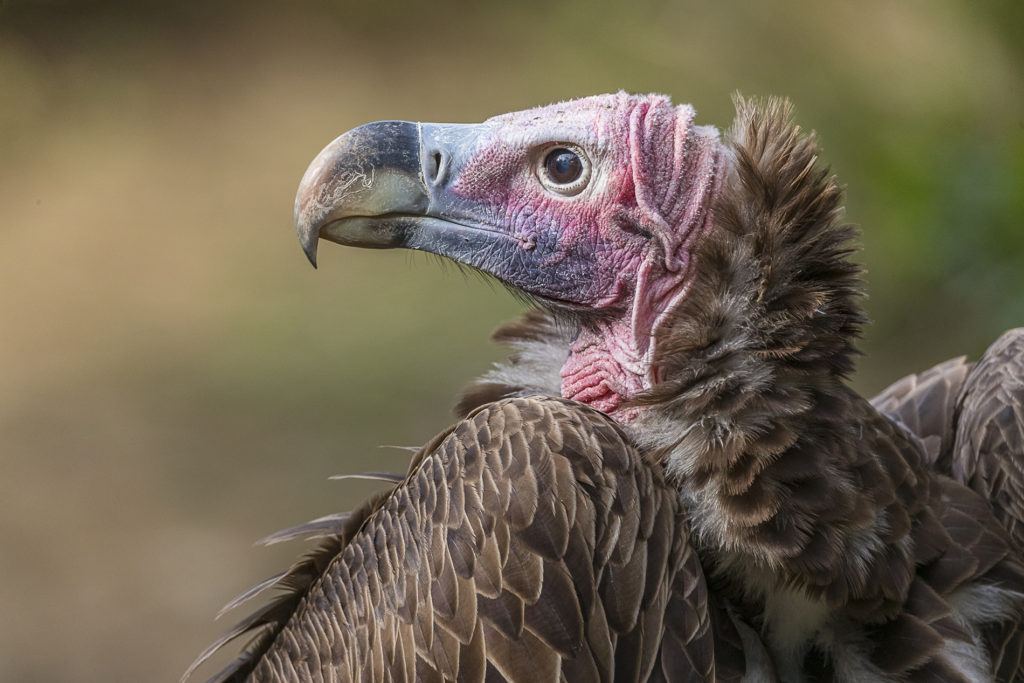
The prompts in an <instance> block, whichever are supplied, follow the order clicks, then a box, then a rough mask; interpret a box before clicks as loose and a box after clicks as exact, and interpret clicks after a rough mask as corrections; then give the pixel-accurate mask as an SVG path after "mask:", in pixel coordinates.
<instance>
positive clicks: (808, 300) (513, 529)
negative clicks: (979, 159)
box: [230, 94, 1024, 682]
mask: <svg viewBox="0 0 1024 683" xmlns="http://www.w3.org/2000/svg"><path fill="white" fill-rule="evenodd" d="M691 118H692V110H690V109H688V108H685V107H679V108H675V109H673V108H672V107H671V105H670V104H669V103H667V101H666V100H665V99H664V98H660V97H657V96H648V97H635V96H627V95H624V94H620V95H616V96H604V97H598V98H589V99H587V100H581V101H577V102H570V103H563V104H561V105H557V106H555V107H552V108H546V109H545V108H542V109H538V110H534V111H532V112H525V113H520V114H512V115H507V116H505V117H500V118H498V119H494V120H492V121H490V122H488V123H487V124H484V125H482V126H480V127H472V126H468V127H451V126H429V125H427V124H422V125H421V124H409V123H405V122H380V123H377V124H370V125H368V126H365V127H362V128H360V129H357V130H356V131H352V132H350V133H349V134H346V135H345V136H342V137H341V138H338V140H336V141H335V142H334V143H332V144H331V145H330V146H329V147H328V148H327V149H325V151H324V152H323V153H322V154H321V156H320V157H318V159H317V160H316V161H314V163H313V164H312V165H311V167H310V170H309V171H308V172H307V175H306V177H305V178H304V179H303V183H302V185H301V186H300V192H299V197H298V199H297V203H296V218H297V228H298V231H299V234H300V238H301V239H302V241H303V245H304V247H305V249H306V251H307V254H308V255H309V256H310V258H313V257H314V256H315V252H316V244H317V240H318V238H319V237H320V236H326V237H328V238H330V239H332V240H334V241H338V242H341V243H344V244H353V245H357V246H370V247H378V248H379V247H397V246H406V247H409V248H415V249H424V250H427V251H433V252H435V253H438V254H441V255H446V256H449V257H451V258H453V259H456V260H458V261H460V262H462V263H465V264H467V265H469V266H471V267H475V268H479V269H481V270H484V271H486V272H489V273H491V274H493V275H495V276H496V277H499V278H501V279H502V280H504V281H505V282H506V283H509V284H511V285H513V286H515V287H517V288H519V289H521V290H523V291H525V292H526V293H527V294H529V295H532V296H535V297H537V298H538V299H539V301H540V302H542V304H543V306H542V309H541V310H538V311H534V312H531V313H528V314H527V315H526V316H524V317H523V318H522V319H521V320H520V321H517V322H515V323H512V324H510V325H508V326H506V327H505V328H503V329H502V330H500V331H499V333H498V334H497V339H498V340H499V341H502V342H504V343H506V344H508V345H510V346H511V347H512V351H513V353H512V355H511V357H510V358H509V359H508V361H507V362H505V363H503V364H500V365H499V366H497V367H496V368H495V369H494V370H493V371H491V372H490V373H488V374H487V375H486V376H485V377H483V378H482V379H481V380H480V381H478V382H477V383H476V384H474V385H473V386H471V387H470V388H469V389H468V390H467V392H466V393H465V394H464V396H463V398H462V400H461V401H460V403H459V407H458V411H459V413H460V415H463V416H464V417H465V419H464V420H463V421H462V422H460V423H459V424H458V425H457V426H456V427H455V428H454V431H451V432H448V433H445V434H442V435H441V436H440V437H439V438H438V439H437V440H435V442H433V443H432V444H431V445H428V446H427V447H425V448H424V450H423V451H422V453H421V455H420V458H419V459H418V461H417V462H416V463H414V466H413V469H412V470H411V471H410V474H409V476H408V477H407V478H406V479H405V480H403V482H401V483H400V484H399V485H398V486H396V487H395V488H394V489H393V490H392V491H391V492H390V493H388V494H385V495H384V496H383V497H382V498H380V499H379V500H377V501H376V502H374V503H373V504H370V505H369V506H367V507H365V508H364V509H363V510H362V512H360V513H358V514H357V515H355V516H354V517H353V518H351V519H349V520H348V521H346V522H345V526H344V528H343V529H342V530H341V533H340V534H339V535H338V536H337V537H336V538H334V540H332V541H331V542H330V544H329V547H328V549H327V550H324V551H322V552H321V553H319V554H318V555H317V556H315V557H314V558H313V559H311V560H309V561H307V562H305V563H304V564H302V565H299V566H298V567H297V568H296V569H293V570H292V572H291V573H290V574H289V575H288V576H287V577H286V578H285V582H286V585H292V586H293V588H294V592H293V594H292V595H291V597H287V598H285V599H283V600H282V601H279V602H276V603H272V604H271V605H270V606H269V607H267V608H266V610H265V611H264V612H263V613H258V614H257V615H256V616H255V617H254V618H253V619H252V620H250V621H249V622H243V624H242V625H241V627H240V631H248V630H252V629H259V628H266V629H267V633H266V634H265V635H264V636H263V638H262V639H261V641H260V642H258V643H257V644H256V645H255V646H254V649H253V650H252V653H251V654H250V655H248V656H246V657H243V659H242V660H241V661H240V663H239V664H238V665H237V667H236V669H234V670H232V671H233V672H230V675H231V676H240V675H242V674H245V673H247V672H250V671H252V672H253V673H254V674H255V676H254V677H255V678H256V679H257V680H263V679H271V680H273V679H274V676H275V675H276V676H278V677H279V678H283V679H289V680H292V679H298V680H320V678H319V677H318V676H321V677H324V678H329V676H328V675H327V673H328V672H331V675H337V676H339V677H341V678H345V677H346V676H347V677H349V678H352V677H360V676H364V677H365V676H369V677H373V676H378V675H379V676H386V675H391V676H393V677H396V678H400V677H409V676H411V675H413V674H415V675H416V676H419V677H423V678H432V677H438V676H440V677H446V676H447V677H455V676H462V677H466V678H479V677H480V676H485V675H488V673H489V672H490V673H493V674H495V675H496V674H498V673H500V674H501V675H502V676H504V677H505V678H506V679H509V680H529V679H535V678H536V679H541V680H549V679H554V678H558V677H562V678H564V679H566V680H592V679H593V677H594V675H595V672H596V673H597V674H599V676H600V677H602V678H603V677H606V674H608V673H610V672H612V671H615V673H616V678H620V677H621V678H628V679H634V678H635V679H643V678H644V677H646V676H647V675H648V674H649V673H651V675H653V676H654V677H655V678H658V677H665V678H667V679H669V680H704V679H707V678H709V677H711V676H713V675H717V676H718V677H719V678H728V677H729V676H732V675H734V674H735V675H743V674H744V673H746V674H747V675H748V676H751V675H754V674H756V675H759V676H762V677H763V678H764V679H768V680H770V679H771V678H772V677H774V676H775V675H776V672H777V674H778V676H779V678H781V679H782V680H787V681H789V680H793V681H799V680H836V681H879V682H881V681H940V680H941V681H974V680H990V679H993V677H994V679H995V680H999V681H1010V680H1014V679H1016V678H1019V677H1020V676H1024V668H1022V667H1024V664H1022V661H1024V659H1022V651H1024V627H1022V623H1024V622H1022V619H1024V616H1022V615H1024V565H1022V553H1021V546H1020V535H1021V533H1022V531H1021V530H1022V529H1024V516H1022V511H1024V498H1022V495H1024V492H1022V489H1024V486H1022V482H1024V474H1022V463H1024V461H1022V458H1024V438H1022V424H1024V419H1022V417H1024V416H1022V414H1021V413H1022V408H1021V403H1022V394H1024V388H1022V387H1024V379H1022V378H1024V372H1022V367H1024V349H1022V347H1024V341H1022V337H1021V335H1020V334H1019V333H1018V334H1013V333H1011V334H1009V335H1008V336H1006V337H1004V338H1003V339H1002V340H1000V342H998V343H997V344H996V345H995V346H994V347H993V349H992V350H990V352H989V353H988V354H987V355H986V357H985V358H983V359H982V361H981V362H979V363H978V364H977V365H976V366H969V365H967V364H965V363H963V362H962V361H961V360H956V361H950V362H949V363H946V364H943V365H941V366H938V367H937V368H934V369H933V370H931V371H929V372H927V373H923V374H922V375H920V376H916V377H912V378H906V379H904V380H901V381H900V382H898V383H897V384H896V385H894V386H893V387H891V388H890V389H889V390H887V391H886V392H884V393H883V394H882V395H881V396H879V397H878V398H877V399H875V401H874V402H869V401H868V400H866V399H865V398H863V397H861V396H859V395H857V394H856V393H855V392H853V391H852V390H851V389H850V388H849V387H848V386H847V384H846V380H847V377H848V375H849V374H850V372H851V371H852V368H853V357H854V355H855V353H856V351H855V346H854V344H855V341H856V338H857V337H858V335H859V330H860V327H861V325H862V324H863V323H864V317H863V315H862V313H861V310H860V306H859V299H860V297H861V294H862V283H861V281H860V269H859V267H858V266H857V265H856V264H854V263H853V261H852V260H851V253H852V251H853V249H852V247H851V246H850V242H851V240H852V239H853V238H854V237H855V236H856V231H855V229H854V228H853V227H851V226H849V225H847V224H844V223H843V222H842V221H841V219H840V214H841V211H840V207H841V202H842V192H841V190H840V188H839V186H838V184H837V183H836V182H835V180H834V179H833V178H832V177H831V176H830V175H829V173H828V171H827V170H826V169H821V168H820V167H819V166H818V164H817V157H818V150H817V147H816V144H815V141H814V138H813V136H808V135H805V134H803V133H802V132H801V131H800V129H799V128H798V127H797V126H795V125H794V124H793V123H792V121H791V110H790V107H789V105H788V104H787V103H785V102H782V101H779V100H768V101H766V102H763V103H762V102H746V101H742V100H740V101H739V102H738V117H737V121H736V123H735V125H734V127H733V129H732V130H731V132H730V133H729V135H728V136H727V137H726V139H725V141H724V142H719V139H718V137H717V133H714V132H713V131H710V130H708V129H704V128H696V127H693V126H692V125H691ZM538 122H539V123H538ZM581 131H582V132H581ZM594 131H598V133H594ZM595 136H596V137H595ZM602 136H604V137H602ZM537 160H541V161H543V164H541V165H540V166H536V163H537ZM378 167H379V168H378ZM368 169H369V170H368ZM573 169H575V170H576V171H578V173H577V174H576V175H573V173H572V171H573ZM581 169H585V170H586V174H583V170H581ZM370 171H373V172H372V173H371V172H370ZM591 177H594V178H600V179H601V180H602V182H601V183H597V184H596V187H595V188H588V187H587V185H586V183H587V182H588V181H589V179H590V178H591ZM359 178H362V179H363V182H362V184H361V185H354V184H353V183H354V180H355V179H359ZM374 178H380V179H381V180H380V186H381V187H383V188H384V189H383V190H381V191H379V192H378V189H377V186H376V185H374V182H375V181H374ZM577 181H578V182H577ZM574 183H575V184H574ZM644 183H655V184H656V186H654V187H648V186H645V185H644ZM353 188H355V189H353ZM581 188H582V189H581ZM702 202H710V204H709V205H707V206H705V205H704V204H703V203H702ZM496 209H497V210H496ZM563 232H564V234H563ZM562 395H565V396H574V397H576V398H577V399H578V400H579V401H582V402H583V403H590V404H591V405H593V406H596V407H599V408H601V410H603V411H606V412H607V413H608V414H607V415H605V414H603V413H600V412H597V411H594V410H592V409H590V408H587V407H586V406H585V405H583V404H582V403H572V402H567V401H565V400H563V399H561V398H558V397H560V396H562ZM544 397H548V398H544ZM513 414H514V415H513ZM663 476H664V479H663ZM666 480H667V482H668V483H667V484H666ZM588 510H589V511H592V512H591V513H586V514H582V513H581V511H588ZM495 511H497V512H498V514H495ZM486 520H489V521H486ZM659 520H661V521H659ZM687 521H688V523H689V528H688V527H687ZM332 523H333V522H332V521H331V520H328V521H326V522H321V523H319V525H317V526H315V527H314V530H322V528H323V527H324V526H326V527H331V525H332ZM492 538H493V543H494V544H496V545H497V547H498V559H495V552H496V551H495V550H494V548H493V547H492V545H491V543H492V541H491V540H488V539H492ZM499 539H500V540H499ZM505 539H507V540H505ZM691 543H692V545H693V547H695V548H696V551H697V553H699V556H700V561H701V562H700V565H698V563H697V562H696V560H695V555H694V552H693V551H692V549H691ZM505 548H507V550H506V552H505V553H504V554H502V553H501V552H500V551H501V550H502V549H505ZM517 548H518V549H519V551H518V552H516V551H515V549H517ZM413 557H415V558H416V560H417V561H415V562H414V561H412V560H410V558H413ZM510 558H511V560H510ZM510 561H511V562H512V564H511V565H509V562H510ZM703 577H706V579H705V578H703ZM705 581H706V583H705ZM496 600H497V601H498V602H495V601H496ZM748 625H749V626H748ZM750 627H753V629H754V630H752V629H751V628H750ZM755 630H756V633H755ZM761 639H763V642H764V644H765V645H766V646H767V651H768V653H766V652H765V651H764V650H763V649H762V647H761ZM516 653H518V654H516ZM392 655H394V656H395V657H397V659H396V661H397V662H399V663H398V664H397V665H395V666H394V667H389V666H388V665H387V663H388V662H389V661H391V659H390V658H391V657H392ZM677 667H678V668H677ZM652 672H653V673H652Z"/></svg>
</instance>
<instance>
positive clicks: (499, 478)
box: [197, 398, 763, 682]
mask: <svg viewBox="0 0 1024 683" xmlns="http://www.w3.org/2000/svg"><path fill="white" fill-rule="evenodd" d="M332 527H333V528H332ZM302 531H303V530H302V529H301V528H300V529H298V530H292V531H290V532H288V533H287V534H286V536H288V537H291V536H294V535H297V534H302ZM307 531H308V535H312V536H321V535H323V534H325V533H329V534H333V535H331V537H330V540H329V541H328V543H327V545H325V546H324V547H323V548H322V549H321V550H320V551H318V552H317V553H316V554H314V555H313V556H311V557H310V558H308V559H307V560H305V561H303V562H301V563H300V564H298V565H296V566H295V567H294V568H293V569H292V570H291V571H290V572H289V573H288V574H286V575H285V576H284V577H282V578H280V579H279V580H278V581H276V583H277V584H279V585H281V586H284V587H286V588H289V589H290V590H289V591H288V592H287V593H286V594H285V595H284V596H283V597H282V598H280V599H278V600H276V601H273V602H271V603H270V604H269V605H267V606H266V607H265V608H263V609H262V610H260V611H258V612H257V613H256V614H255V615H253V616H252V617H250V618H249V619H247V620H245V621H243V622H242V623H241V624H239V626H238V627H236V629H233V630H232V631H231V632H230V633H229V634H228V635H227V636H226V637H225V638H224V639H222V641H220V642H218V643H216V644H215V645H214V646H213V647H212V648H211V649H210V651H209V652H208V653H205V654H204V656H203V657H201V658H200V662H201V661H202V659H203V658H205V657H206V656H207V655H208V654H210V653H212V652H213V651H214V650H216V649H218V648H219V647H220V646H222V645H223V644H224V643H225V642H227V640H229V639H231V638H233V637H235V636H238V635H241V634H242V633H258V634H260V635H259V637H258V638H257V639H256V640H255V641H254V642H253V643H252V644H251V645H250V647H249V648H248V651H247V653H246V654H244V655H243V656H242V657H240V658H239V659H238V660H237V661H236V662H235V663H234V664H232V665H231V666H230V667H228V668H227V669H226V670H225V671H223V672H222V673H221V674H219V675H218V676H216V677H214V679H213V680H217V681H229V680H243V679H246V678H247V677H249V678H251V679H252V680H257V681H328V680H338V681H345V680H375V681H385V680H396V681H398V680H408V681H411V680H442V679H444V680H453V679H455V678H459V680H466V681H472V680H478V681H482V680H485V679H486V680H488V681H502V680H508V681H537V682H540V681H558V680H569V681H598V680H611V679H613V678H614V679H615V680H627V681H628V680H638V681H639V680H648V678H651V679H652V680H659V679H661V680H669V681H677V680H688V681H705V680H714V679H715V669H716V659H715V652H714V648H715V639H714V638H713V637H712V631H713V623H714V624H715V625H716V630H717V631H718V632H719V633H720V634H721V635H720V637H719V638H718V647H719V648H720V658H721V659H724V660H725V661H724V666H719V670H718V678H719V679H720V680H730V679H734V678H736V677H737V676H738V675H739V674H741V673H742V672H743V640H742V638H741V637H740V636H739V634H738V633H737V632H736V630H735V627H734V626H733V624H732V623H731V621H730V619H729V617H728V615H727V614H726V613H725V612H724V611H723V610H721V609H720V608H717V607H715V606H714V605H713V604H712V603H710V602H709V599H708V594H707V589H706V585H705V582H704V577H703V572H702V571H701V568H700V564H699V562H698V560H697V557H696V554H695V553H694V552H693V549H692V547H691V545H690V543H689V529H688V527H687V525H686V522H685V519H684V517H683V514H682V510H681V506H680V505H679V502H678V496H676V495H675V493H674V490H673V489H672V488H671V487H669V486H667V485H666V484H665V482H664V480H663V478H662V477H661V475H660V474H659V472H658V471H657V469H656V468H652V467H650V466H648V464H646V463H645V462H644V461H643V460H642V459H641V456H640V454H639V453H638V452H637V451H636V449H635V448H634V447H632V446H631V445H630V444H629V442H628V440H627V438H626V436H625V435H624V434H623V432H622V431H621V429H620V428H619V427H618V426H617V425H616V424H615V423H614V422H613V421H612V420H610V419H609V418H608V417H607V416H605V415H602V414H601V413H598V412H597V411H594V410H592V409H589V408H586V407H585V406H580V405H578V404H573V403H571V402H568V401H564V400H561V399H555V398H532V399H509V400H503V401H500V402H497V403H491V404H489V405H487V406H485V407H482V408H480V409H479V410H476V411H474V412H473V413H472V414H471V415H469V416H468V417H467V418H466V419H465V420H463V421H461V422H459V423H458V424H456V425H455V426H454V427H453V428H451V429H450V430H448V431H446V432H443V433H441V434H440V435H438V437H437V438H435V439H434V440H433V442H431V443H430V444H428V445H427V446H426V447H424V448H423V449H422V450H421V451H420V454H419V456H417V458H415V459H414V462H413V464H412V466H411V467H410V470H409V474H408V476H407V477H405V478H404V479H403V480H402V481H401V482H400V483H398V484H396V485H395V486H394V487H393V488H392V489H391V490H390V491H388V492H386V493H383V494H381V495H379V496H377V497H376V498H375V499H374V500H372V501H369V502H368V503H366V504H365V505H364V506H363V507H362V508H360V509H359V510H357V511H355V512H354V513H353V514H352V515H351V516H348V517H344V518H332V519H328V520H325V521H322V522H320V523H313V524H312V525H310V526H309V527H308V529H307ZM265 587H266V586H264V588H265ZM740 628H743V627H742V625H741V627H740ZM748 640H749V636H748ZM751 642H754V641H751ZM754 654H755V655H756V654H757V653H754ZM760 656H761V657H762V658H763V655H760ZM197 663H199V662H197Z"/></svg>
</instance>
